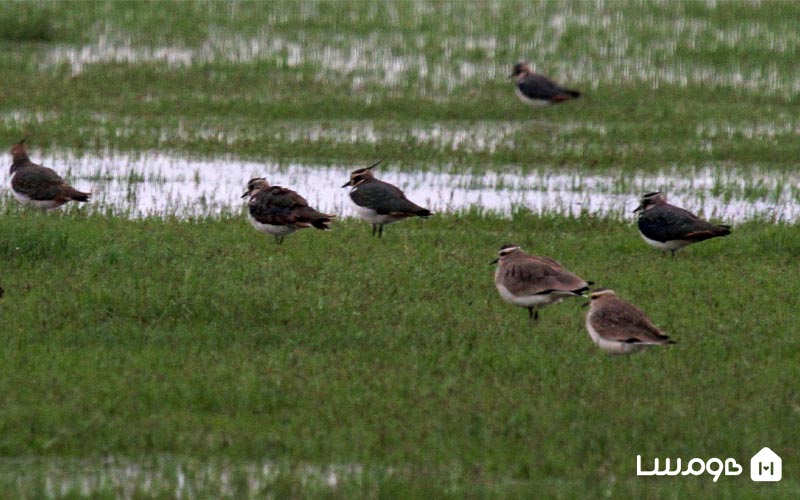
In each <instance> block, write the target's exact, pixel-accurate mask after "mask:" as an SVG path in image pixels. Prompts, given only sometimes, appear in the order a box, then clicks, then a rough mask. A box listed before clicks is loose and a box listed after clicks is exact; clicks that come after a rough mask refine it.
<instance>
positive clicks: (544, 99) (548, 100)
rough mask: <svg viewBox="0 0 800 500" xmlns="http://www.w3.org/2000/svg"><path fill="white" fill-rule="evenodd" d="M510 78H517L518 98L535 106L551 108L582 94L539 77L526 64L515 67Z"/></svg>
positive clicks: (541, 76) (544, 77)
mask: <svg viewBox="0 0 800 500" xmlns="http://www.w3.org/2000/svg"><path fill="white" fill-rule="evenodd" d="M509 78H515V79H516V84H515V90H516V93H517V97H519V99H520V100H521V101H522V102H524V103H526V104H531V105H533V106H549V105H551V104H558V103H560V102H564V101H568V100H570V99H574V98H576V97H580V95H581V93H580V92H578V91H577V90H571V89H568V88H566V87H562V86H561V85H559V84H557V83H556V82H554V81H553V80H551V79H549V78H547V77H546V76H543V75H537V74H536V73H534V72H533V70H532V69H531V65H530V64H528V63H526V62H521V63H517V64H516V65H514V71H513V72H512V73H511V75H510V76H509Z"/></svg>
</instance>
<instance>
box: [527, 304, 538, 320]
mask: <svg viewBox="0 0 800 500" xmlns="http://www.w3.org/2000/svg"><path fill="white" fill-rule="evenodd" d="M528 319H529V320H531V321H536V320H538V319H539V310H538V309H535V308H533V307H529V308H528Z"/></svg>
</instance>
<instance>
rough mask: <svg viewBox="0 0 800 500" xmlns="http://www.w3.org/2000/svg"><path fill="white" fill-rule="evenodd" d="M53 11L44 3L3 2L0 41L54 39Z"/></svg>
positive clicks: (16, 41) (0, 9)
mask: <svg viewBox="0 0 800 500" xmlns="http://www.w3.org/2000/svg"><path fill="white" fill-rule="evenodd" d="M54 16H55V13H54V12H53V11H52V10H51V9H50V8H48V7H47V6H46V5H42V4H40V3H31V2H18V1H14V2H3V4H2V6H0V26H2V27H3V29H2V30H0V43H2V42H7V43H20V42H31V43H37V42H38V43H42V42H43V43H47V42H52V41H54V40H55V39H56V28H55V24H54V23H53V18H54Z"/></svg>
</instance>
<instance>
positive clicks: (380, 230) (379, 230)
mask: <svg viewBox="0 0 800 500" xmlns="http://www.w3.org/2000/svg"><path fill="white" fill-rule="evenodd" d="M381 237H383V224H378V238H381Z"/></svg>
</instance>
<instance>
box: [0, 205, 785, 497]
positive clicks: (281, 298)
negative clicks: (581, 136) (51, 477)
mask: <svg viewBox="0 0 800 500" xmlns="http://www.w3.org/2000/svg"><path fill="white" fill-rule="evenodd" d="M509 242H512V243H517V244H520V245H522V246H523V248H525V249H526V250H528V251H530V252H531V253H537V254H541V255H548V256H551V257H553V258H555V259H557V260H559V261H560V262H562V263H563V264H564V265H565V266H566V267H568V268H569V269H571V270H572V271H574V272H575V273H577V274H579V275H581V276H583V277H585V278H586V279H590V280H594V281H595V282H596V283H597V286H603V287H610V288H613V289H615V290H616V291H617V293H618V294H619V295H621V296H622V297H624V298H625V299H627V300H630V301H631V302H633V303H634V304H636V305H638V306H639V307H641V308H642V309H644V310H645V311H646V312H647V313H648V314H649V315H650V317H651V318H652V319H653V320H654V322H655V323H656V324H657V325H659V326H661V327H662V328H663V329H664V330H665V331H666V332H667V333H668V334H670V335H671V336H672V337H673V338H674V339H676V340H677V341H678V344H677V345H674V346H669V347H664V348H654V349H652V350H651V351H649V352H645V353H643V354H639V355H634V356H628V357H611V356H608V355H606V354H604V353H603V352H601V351H599V350H598V349H597V347H596V346H595V345H594V344H592V343H591V342H590V340H589V337H588V335H587V333H586V330H585V327H584V314H585V309H583V308H581V307H580V304H581V302H582V301H581V300H570V301H566V302H564V303H561V304H557V305H554V306H551V307H549V308H547V309H544V310H543V311H542V313H541V319H540V320H539V322H538V323H537V324H535V325H532V324H530V323H529V322H528V319H527V312H526V311H525V310H524V309H523V308H517V307H514V306H512V305H510V304H507V303H505V302H503V301H502V300H501V299H500V297H499V295H498V294H497V292H496V290H495V288H494V283H493V272H494V269H493V267H492V266H490V264H489V262H490V261H491V260H492V259H493V258H494V257H495V255H496V252H497V250H498V249H499V247H500V246H501V245H502V244H504V243H509ZM799 255H800V228H798V227H797V226H781V225H763V224H759V223H749V224H743V225H740V226H738V227H736V228H734V231H733V234H732V235H731V236H730V237H727V238H724V239H723V238H720V239H716V240H711V241H707V242H704V243H701V244H698V245H695V246H692V247H689V248H688V249H686V250H685V251H683V252H681V253H679V254H678V256H677V257H676V258H674V259H672V258H669V257H662V256H661V255H660V253H659V252H658V251H656V250H654V249H651V248H650V247H648V246H646V245H645V243H644V242H643V241H642V240H641V239H640V237H639V236H638V234H637V232H636V230H635V227H634V226H633V225H631V224H628V223H621V222H615V221H608V220H601V219H597V218H592V217H581V218H563V217H546V218H540V217H537V216H534V215H531V214H529V213H525V212H518V213H516V214H515V215H514V217H513V218H511V219H501V218H493V217H488V216H478V215H474V214H473V215H469V214H466V215H459V216H457V215H442V216H435V217H433V218H432V219H430V220H427V221H421V220H409V221H403V222H400V223H398V224H394V225H391V226H387V228H386V231H385V234H384V237H383V238H382V239H377V238H374V237H372V236H371V234H370V228H369V226H368V225H367V224H365V223H363V222H360V221H356V220H344V221H338V222H337V224H335V226H334V230H333V231H330V232H320V231H316V230H304V231H302V232H300V233H298V234H295V235H291V236H290V237H287V238H286V241H285V242H284V244H283V245H281V246H278V245H276V244H275V242H274V240H273V239H272V238H266V237H264V236H263V235H261V234H259V233H257V232H256V231H254V230H253V229H252V228H251V227H250V226H249V225H248V224H247V223H246V221H245V220H244V218H243V217H240V216H236V217H224V218H220V219H209V220H191V221H174V220H166V221H164V220H136V221H131V220H124V219H118V218H110V217H102V216H89V217H84V216H82V215H81V213H80V211H72V213H70V214H68V215H64V214H59V213H48V214H39V213H36V212H29V211H8V212H7V213H6V214H4V215H3V216H2V217H0V259H2V261H3V263H4V264H3V273H2V276H0V285H2V287H3V288H4V289H5V295H4V296H3V298H2V299H0V322H1V323H0V324H1V325H2V327H1V328H0V336H1V338H2V342H0V394H2V395H3V396H2V397H3V404H2V405H1V406H0V429H2V432H0V455H3V456H6V457H11V456H14V457H24V456H39V457H47V456H52V457H54V458H55V457H102V456H123V457H137V456H161V455H170V456H192V457H207V458H209V459H212V458H214V457H226V458H227V459H230V460H244V461H246V460H258V459H268V460H275V461H276V462H283V463H308V464H322V465H324V464H361V465H363V466H364V467H365V468H367V469H368V470H369V469H370V468H377V469H381V470H393V471H395V473H394V474H392V475H389V476H382V479H380V480H376V481H377V482H376V483H375V484H374V489H366V490H359V489H356V490H346V491H348V492H349V493H348V494H353V495H355V496H368V497H377V496H381V495H382V494H384V495H388V496H390V497H393V496H397V495H401V496H420V497H426V496H427V497H430V496H431V495H433V496H448V495H449V496H452V497H454V498H457V497H463V496H465V495H473V496H485V497H494V498H498V497H526V496H532V495H533V494H534V493H539V494H543V493H544V494H547V495H548V496H551V497H563V498H571V497H575V496H584V497H585V496H590V497H595V496H608V495H610V496H611V497H621V496H629V495H635V496H640V497H641V496H650V497H659V498H665V497H676V498H677V497H678V496H681V495H689V496H695V497H696V496H697V495H701V494H703V492H706V493H709V492H711V493H713V494H714V495H715V496H729V497H730V496H739V495H745V496H756V495H760V494H767V495H775V496H776V497H783V498H787V497H788V496H796V495H797V494H798V493H800V485H799V484H798V481H797V476H796V474H795V473H794V471H796V470H797V466H798V464H800V456H798V452H797V443H798V442H800V430H799V428H798V426H797V425H796V423H797V421H798V413H800V393H799V392H798V389H797V380H798V379H800V373H799V372H800V368H798V367H799V366H800V354H798V353H799V352H800V350H799V349H798V347H800V345H799V344H800V340H798V337H797V329H796V319H797V311H798V308H799V307H800V303H799V302H800V299H798V297H800V284H798V282H797V280H796V279H795V278H796V277H797V276H798V273H799V272H800V264H798V256H799ZM762 446H769V447H771V448H772V449H773V450H775V451H776V452H777V453H778V454H780V455H781V456H782V457H783V459H784V480H783V481H782V482H781V483H779V484H777V485H776V484H769V485H768V486H769V488H766V487H765V485H759V484H757V483H752V482H751V481H750V479H749V476H748V465H749V457H750V456H752V454H753V453H755V452H756V451H758V450H759V449H760V448H761V447H762ZM637 454H641V455H643V457H644V458H645V460H652V458H655V457H662V458H663V457H683V458H684V459H689V458H692V457H703V458H710V457H720V458H725V457H734V458H736V459H737V461H738V462H739V463H740V464H742V465H743V466H744V474H743V475H742V476H740V477H725V476H723V477H722V478H721V479H720V481H719V482H718V483H716V484H715V483H712V480H711V477H710V476H708V475H705V476H702V477H699V478H693V477H683V476H681V477H678V478H669V479H663V478H660V479H656V478H637V477H636V475H635V472H636V455H637ZM4 467H5V468H6V469H8V467H10V466H9V465H8V464H6V465H5V466H4ZM295 480H296V481H298V483H297V485H295V486H296V487H292V485H291V484H290V485H289V486H286V485H284V486H286V488H288V489H286V490H278V491H283V492H284V493H286V495H283V496H302V495H304V494H306V493H308V491H307V490H304V489H303V488H302V487H301V486H300V482H299V481H300V480H299V479H295ZM4 485H5V487H9V488H10V486H8V484H6V483H4ZM17 486H18V485H17ZM273 486H274V485H273ZM340 486H341V485H340ZM13 491H18V490H13ZM336 491H337V490H326V491H325V493H324V495H323V496H330V495H333V496H336ZM339 491H340V493H339V494H340V495H341V491H342V490H339ZM498 495H499V496H498ZM112 496H113V490H112Z"/></svg>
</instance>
